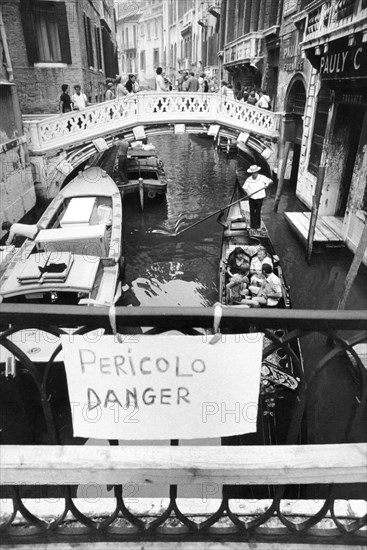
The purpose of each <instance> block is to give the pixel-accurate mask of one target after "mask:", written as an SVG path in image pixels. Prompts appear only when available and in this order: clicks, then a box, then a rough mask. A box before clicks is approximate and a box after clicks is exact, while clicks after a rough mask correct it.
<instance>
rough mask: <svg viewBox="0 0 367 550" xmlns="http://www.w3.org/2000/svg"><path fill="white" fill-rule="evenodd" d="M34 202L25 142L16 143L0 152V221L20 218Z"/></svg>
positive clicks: (33, 189) (34, 195)
mask: <svg viewBox="0 0 367 550" xmlns="http://www.w3.org/2000/svg"><path fill="white" fill-rule="evenodd" d="M18 141H19V140H18ZM35 203H36V194H35V188H34V185H33V174H32V170H31V167H30V165H29V164H27V152H26V144H24V143H18V145H17V146H16V147H13V148H11V149H9V150H8V151H4V150H2V152H1V153H0V204H1V223H2V222H4V221H11V222H12V221H17V220H20V219H21V218H22V217H23V216H24V215H25V214H26V212H28V211H29V210H31V208H33V206H34V205H35ZM0 226H1V224H0ZM2 234H3V232H2Z"/></svg>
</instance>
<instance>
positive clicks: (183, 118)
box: [23, 92, 280, 154]
mask: <svg viewBox="0 0 367 550" xmlns="http://www.w3.org/2000/svg"><path fill="white" fill-rule="evenodd" d="M279 117H280V115H279V114H278V113H273V112H271V111H267V110H265V109H260V108H258V107H255V106H253V105H250V104H247V103H244V102H241V101H237V100H234V99H233V100H232V99H226V98H225V97H224V96H222V95H221V94H214V93H185V92H169V93H157V92H144V93H142V92H141V93H138V94H135V95H132V96H127V97H126V98H122V99H119V100H111V101H105V102H104V103H97V104H93V105H91V106H89V107H87V108H86V109H83V110H82V111H72V112H70V113H64V114H58V115H54V116H50V117H48V118H46V119H44V118H42V119H41V120H24V122H23V124H24V129H25V133H26V135H27V139H28V144H29V149H30V151H31V152H33V153H34V154H42V153H44V152H47V151H50V150H52V149H57V148H60V147H70V146H72V145H74V144H75V145H77V144H79V143H84V142H87V141H91V140H93V139H95V138H97V137H103V136H105V135H111V134H114V133H118V132H119V131H124V130H128V129H131V128H132V127H134V126H137V125H143V126H144V125H162V124H172V125H174V124H186V123H203V124H204V123H205V124H220V125H222V126H225V127H229V128H231V129H234V130H236V131H238V132H243V131H246V132H250V133H254V134H258V135H261V136H266V137H271V138H276V137H278V135H279V132H278V128H279Z"/></svg>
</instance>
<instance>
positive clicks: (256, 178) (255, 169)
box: [243, 164, 272, 229]
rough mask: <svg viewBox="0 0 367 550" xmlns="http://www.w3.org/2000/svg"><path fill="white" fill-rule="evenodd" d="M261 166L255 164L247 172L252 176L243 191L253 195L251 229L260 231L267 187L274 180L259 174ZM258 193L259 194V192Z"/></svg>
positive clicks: (251, 201) (251, 199)
mask: <svg viewBox="0 0 367 550" xmlns="http://www.w3.org/2000/svg"><path fill="white" fill-rule="evenodd" d="M260 170H261V167H260V166H257V165H256V164H253V165H252V166H250V168H249V169H248V170H247V173H248V174H251V175H250V176H249V177H248V178H247V180H246V181H245V183H244V185H243V190H244V191H245V193H247V195H252V196H251V197H250V198H249V206H250V225H251V229H260V226H261V207H262V203H263V200H264V198H265V197H266V193H265V189H264V188H265V187H268V186H269V185H270V184H271V183H272V180H271V179H270V178H267V177H266V176H264V175H262V174H259V172H260ZM257 191H258V192H257Z"/></svg>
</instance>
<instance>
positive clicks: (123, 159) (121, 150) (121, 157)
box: [115, 136, 129, 183]
mask: <svg viewBox="0 0 367 550" xmlns="http://www.w3.org/2000/svg"><path fill="white" fill-rule="evenodd" d="M115 146H117V156H118V166H117V172H118V175H119V177H120V178H121V180H122V183H128V181H129V177H128V174H127V151H128V149H129V142H128V141H127V140H126V139H124V137H123V136H121V138H120V139H118V140H116V141H115Z"/></svg>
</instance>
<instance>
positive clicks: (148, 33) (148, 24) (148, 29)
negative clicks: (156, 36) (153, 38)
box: [147, 23, 150, 40]
mask: <svg viewBox="0 0 367 550" xmlns="http://www.w3.org/2000/svg"><path fill="white" fill-rule="evenodd" d="M147 35H148V40H150V23H147Z"/></svg>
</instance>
